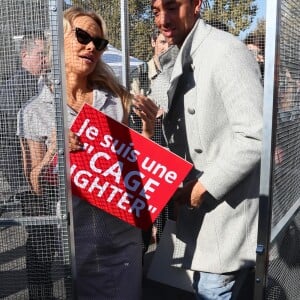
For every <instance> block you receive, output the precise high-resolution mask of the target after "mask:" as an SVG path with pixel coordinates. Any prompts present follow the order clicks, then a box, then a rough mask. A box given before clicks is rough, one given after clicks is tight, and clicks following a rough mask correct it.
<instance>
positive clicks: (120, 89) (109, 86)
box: [63, 7, 132, 122]
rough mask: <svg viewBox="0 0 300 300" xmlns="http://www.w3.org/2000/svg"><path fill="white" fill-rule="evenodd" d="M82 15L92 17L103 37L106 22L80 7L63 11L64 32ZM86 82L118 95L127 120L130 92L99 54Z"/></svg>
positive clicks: (105, 31) (105, 34) (104, 36)
mask: <svg viewBox="0 0 300 300" xmlns="http://www.w3.org/2000/svg"><path fill="white" fill-rule="evenodd" d="M82 16H87V17H90V18H91V19H93V20H94V21H95V22H96V23H97V24H98V25H99V27H100V29H101V31H102V34H103V38H106V36H107V29H106V24H105V22H104V20H103V18H102V17H101V16H100V15H98V14H97V13H95V12H93V11H87V10H84V9H83V8H81V7H70V8H68V9H67V10H65V12H64V19H63V26H64V32H65V33H66V31H68V30H69V29H70V28H71V27H72V24H73V21H74V20H75V19H76V18H78V17H82ZM88 84H89V85H90V87H91V88H93V87H95V86H96V87H100V88H102V89H104V90H107V91H110V92H111V93H113V94H114V95H115V96H118V97H119V98H120V99H121V101H122V104H123V107H124V120H123V121H124V122H127V120H128V114H129V109H130V104H131V97H132V96H131V94H130V93H129V92H128V91H127V90H126V89H125V87H124V86H122V85H121V84H120V83H119V82H118V79H117V78H116V76H115V74H114V72H113V70H112V69H111V68H110V66H109V65H108V64H106V63H105V62H104V61H103V60H102V56H100V58H99V60H98V62H97V64H96V67H95V69H94V71H93V72H92V73H91V74H89V75H88Z"/></svg>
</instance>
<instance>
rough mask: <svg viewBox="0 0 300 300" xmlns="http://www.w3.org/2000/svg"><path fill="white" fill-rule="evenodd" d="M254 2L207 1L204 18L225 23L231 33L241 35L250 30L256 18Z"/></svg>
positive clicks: (236, 0) (238, 0)
mask: <svg viewBox="0 0 300 300" xmlns="http://www.w3.org/2000/svg"><path fill="white" fill-rule="evenodd" d="M256 12H257V5H256V4H255V1H254V0H207V1H204V5H203V9H202V18H203V19H204V20H207V21H211V22H212V21H218V22H222V23H224V24H225V25H226V26H227V27H228V30H229V32H231V33H232V34H234V35H237V36H238V35H239V34H240V33H241V31H244V30H245V29H247V28H249V26H250V25H251V23H252V21H253V19H254V17H255V16H256Z"/></svg>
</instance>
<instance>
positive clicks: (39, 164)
mask: <svg viewBox="0 0 300 300" xmlns="http://www.w3.org/2000/svg"><path fill="white" fill-rule="evenodd" d="M25 142H26V148H25V147H24V150H26V151H23V160H24V167H25V174H26V177H27V178H28V180H29V182H30V185H31V188H32V190H33V191H34V192H35V193H36V194H37V195H41V194H42V192H43V191H42V185H41V183H42V181H41V175H42V173H43V171H44V170H45V168H46V167H48V166H49V164H50V162H51V160H52V159H53V157H54V155H55V150H56V145H55V144H54V143H52V144H51V146H50V147H49V149H48V150H47V147H46V145H45V144H44V143H41V142H36V141H33V140H26V141H25ZM23 144H24V143H23Z"/></svg>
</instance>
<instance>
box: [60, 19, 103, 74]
mask: <svg viewBox="0 0 300 300" xmlns="http://www.w3.org/2000/svg"><path fill="white" fill-rule="evenodd" d="M76 28H78V29H79V30H81V31H82V30H83V31H85V32H86V33H88V34H89V35H90V36H91V37H92V38H102V37H103V33H102V30H101V29H100V27H99V25H98V24H97V23H96V22H95V21H94V20H93V19H92V18H90V17H88V16H80V17H77V18H76V19H75V20H74V22H73V24H72V27H71V29H68V30H67V31H66V32H65V35H64V46H65V67H66V73H67V74H69V75H70V74H74V75H77V76H81V77H86V76H88V75H89V74H91V73H92V72H93V71H94V69H95V66H96V64H97V61H98V60H99V57H100V54H101V53H102V51H98V50H97V49H96V47H95V45H94V43H93V41H90V42H89V43H88V44H86V45H84V44H81V43H79V42H78V40H77V38H76V32H75V29H76Z"/></svg>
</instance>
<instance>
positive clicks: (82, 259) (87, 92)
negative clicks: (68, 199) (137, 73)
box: [18, 7, 158, 300]
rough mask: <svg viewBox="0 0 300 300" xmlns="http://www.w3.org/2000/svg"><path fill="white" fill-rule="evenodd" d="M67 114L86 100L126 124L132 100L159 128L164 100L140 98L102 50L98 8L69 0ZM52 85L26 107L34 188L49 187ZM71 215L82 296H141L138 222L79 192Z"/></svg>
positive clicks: (23, 127) (72, 141)
mask: <svg viewBox="0 0 300 300" xmlns="http://www.w3.org/2000/svg"><path fill="white" fill-rule="evenodd" d="M63 25H64V53H65V70H66V95H67V103H66V110H67V120H68V125H69V126H70V125H71V124H72V122H73V120H74V119H75V118H76V116H77V115H78V112H79V111H80V109H81V107H82V106H83V105H84V104H85V103H87V104H90V105H92V106H93V107H94V108H96V109H98V110H100V111H102V112H103V113H105V114H107V115H108V116H110V117H112V118H114V119H115V120H117V121H119V122H123V123H125V124H127V122H128V112H129V107H130V105H131V103H132V104H133V105H134V111H135V113H136V114H137V115H138V116H139V117H140V118H142V134H143V135H144V136H145V137H148V138H150V137H151V136H152V135H153V132H154V123H155V117H156V114H157V111H158V107H157V106H156V105H155V104H154V103H153V102H152V101H151V100H150V99H148V98H147V97H145V96H141V95H140V96H135V97H134V99H133V98H132V96H131V95H130V93H129V92H127V91H126V89H125V88H124V87H123V86H121V85H120V84H119V83H118V81H117V79H116V78H115V76H114V75H113V71H112V70H111V69H110V67H109V66H108V65H106V64H105V63H104V62H103V61H102V59H101V56H102V54H103V52H104V51H105V49H106V46H107V44H108V41H107V40H106V27H105V23H104V21H103V19H102V18H101V17H100V16H99V15H98V14H96V13H95V12H93V11H85V10H84V9H82V8H78V7H71V8H69V9H67V10H66V11H65V12H64V19H63ZM53 102H54V96H53V92H52V87H51V86H50V87H49V86H46V85H45V86H44V87H43V90H42V91H41V93H40V94H39V95H38V96H37V97H35V98H33V99H32V101H31V102H30V103H29V104H28V105H27V106H26V107H25V108H24V109H23V110H21V111H20V114H19V127H18V135H19V136H20V137H22V138H25V139H26V141H27V143H28V145H29V155H27V156H25V157H24V158H25V159H27V160H29V161H27V164H29V165H31V166H32V168H31V171H30V183H31V186H32V189H33V191H34V192H35V193H36V194H38V195H41V194H43V193H45V192H46V188H47V183H45V182H43V172H44V170H46V169H47V168H48V167H49V164H51V161H52V159H53V157H54V156H55V153H56V138H55V136H56V135H55V133H53V131H54V130H55V109H54V104H53ZM69 148H70V151H80V150H82V144H81V143H80V140H79V138H78V137H77V136H76V135H75V134H74V133H72V132H71V131H70V132H69ZM72 201H73V204H72V205H73V219H74V236H75V259H76V286H75V290H76V296H77V298H78V299H99V300H102V299H124V300H138V299H140V297H141V283H142V236H141V231H140V229H138V228H136V227H133V226H131V225H129V224H127V223H125V222H124V221H122V220H120V219H118V218H116V217H114V216H112V215H110V214H108V213H106V212H105V211H103V210H101V209H99V208H96V207H94V206H92V205H90V204H89V203H88V202H87V201H85V199H81V198H79V197H77V196H75V195H73V197H72Z"/></svg>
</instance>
